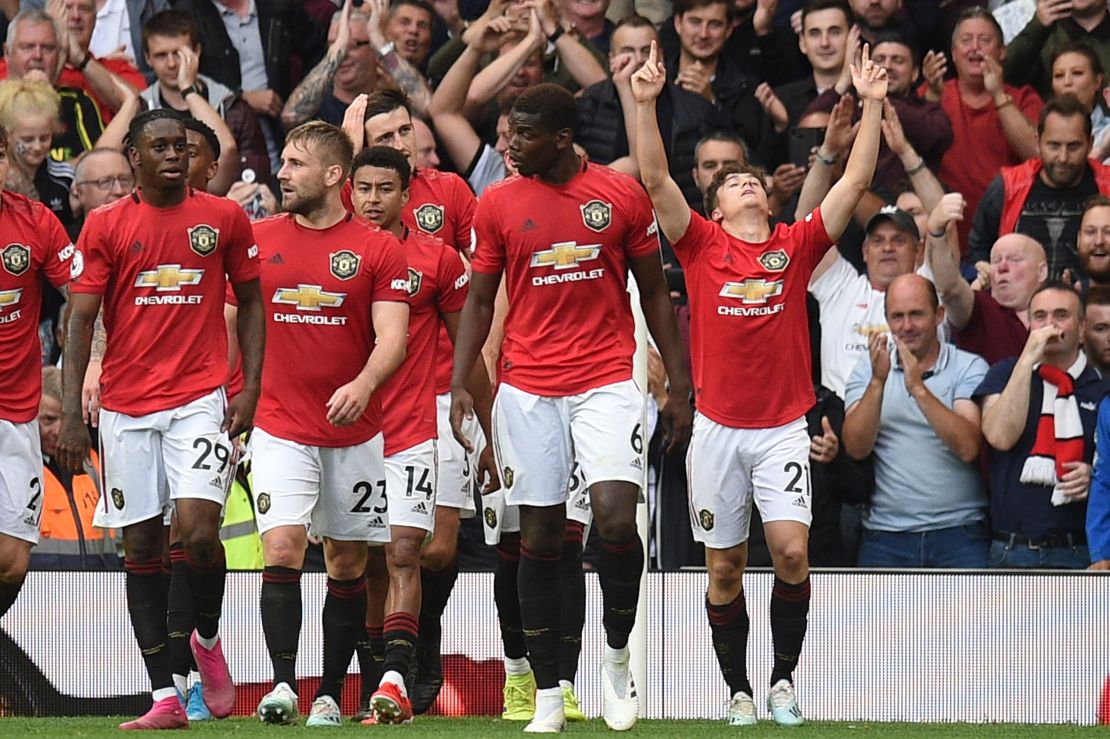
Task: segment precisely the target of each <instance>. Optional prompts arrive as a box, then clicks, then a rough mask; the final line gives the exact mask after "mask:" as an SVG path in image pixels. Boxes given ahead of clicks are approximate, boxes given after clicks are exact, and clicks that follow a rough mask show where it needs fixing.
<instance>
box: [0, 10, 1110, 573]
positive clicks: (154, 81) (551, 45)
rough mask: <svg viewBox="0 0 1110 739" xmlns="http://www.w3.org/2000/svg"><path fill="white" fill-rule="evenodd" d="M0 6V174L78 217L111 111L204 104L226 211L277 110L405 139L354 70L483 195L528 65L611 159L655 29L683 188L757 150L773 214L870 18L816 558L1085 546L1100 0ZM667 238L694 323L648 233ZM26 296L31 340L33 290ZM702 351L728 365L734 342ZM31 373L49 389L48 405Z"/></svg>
mask: <svg viewBox="0 0 1110 739" xmlns="http://www.w3.org/2000/svg"><path fill="white" fill-rule="evenodd" d="M0 11H2V15H0V22H3V23H4V24H5V26H6V36H5V41H4V45H3V52H4V53H3V58H2V59H0V80H2V81H0V125H3V126H4V127H5V128H6V130H7V131H8V136H9V142H10V146H9V151H8V156H9V158H10V159H11V166H10V168H9V170H8V172H9V174H8V180H7V181H6V182H5V183H4V184H3V186H4V188H5V189H9V190H12V191H15V192H19V193H22V194H25V195H29V196H31V197H33V198H36V199H38V200H40V201H42V202H43V203H44V204H46V206H47V207H48V208H49V209H50V210H52V211H53V212H54V213H55V214H56V215H57V216H58V218H59V219H60V220H61V222H62V223H63V225H64V226H65V227H66V228H67V230H68V231H69V232H70V234H71V235H72V236H74V238H76V237H77V235H78V234H79V233H80V229H81V224H82V221H83V217H84V215H85V214H86V213H88V212H89V211H90V210H91V209H92V208H95V207H99V206H101V205H104V204H105V203H108V202H110V201H112V200H115V199H117V198H119V197H122V196H124V195H126V194H128V193H129V192H130V191H131V189H132V188H133V186H134V178H133V176H132V173H131V170H130V167H129V164H128V159H127V156H126V149H125V134H126V129H127V124H128V122H129V121H130V120H131V118H132V117H133V116H134V115H136V114H137V113H138V112H140V111H142V110H145V109H150V108H157V107H168V108H173V109H175V110H178V111H180V112H181V113H183V114H185V115H187V116H189V117H192V118H195V119H196V120H198V121H200V122H202V123H204V124H205V125H206V126H207V127H208V129H210V130H211V132H212V133H213V134H214V139H213V140H212V141H210V142H209V144H211V146H210V148H211V149H212V152H213V154H214V155H215V162H216V163H215V165H214V167H215V168H214V173H215V174H214V175H213V176H211V177H210V181H209V182H208V184H207V187H208V189H209V191H211V192H213V193H216V194H219V195H227V196H228V197H231V198H233V199H235V200H237V201H238V202H239V203H241V204H242V205H243V207H244V208H245V209H246V210H247V211H248V213H249V214H250V215H251V217H252V218H260V217H264V216H266V215H268V214H270V213H272V212H276V211H277V210H279V209H280V197H279V193H280V189H279V188H278V187H277V180H276V176H277V173H278V171H279V169H280V166H281V162H280V157H279V153H280V151H281V145H282V140H283V136H284V134H285V133H286V132H287V131H289V130H291V129H292V128H293V127H295V126H297V125H299V124H301V123H303V122H305V121H308V120H312V119H321V120H324V121H327V122H330V123H332V124H335V125H339V126H343V127H344V129H345V130H347V131H348V132H350V133H351V134H352V137H353V138H354V139H355V141H356V147H361V146H362V143H363V141H364V140H366V141H367V142H369V144H386V145H391V146H396V147H397V148H402V149H404V148H406V147H408V146H410V144H409V143H408V140H409V139H408V138H407V137H408V135H409V134H408V132H406V131H405V130H397V131H395V130H393V129H391V128H388V127H383V126H377V125H376V124H375V125H370V124H369V123H367V125H366V126H365V127H364V125H363V124H364V122H365V121H368V120H369V119H371V118H373V117H374V116H375V115H376V113H374V112H373V111H368V110H366V96H367V95H369V94H371V93H374V92H375V91H379V90H383V89H387V88H392V89H397V90H399V91H401V92H402V93H403V94H404V95H405V96H406V97H407V99H408V101H409V103H410V105H411V107H412V111H413V119H412V127H413V131H412V136H413V140H414V141H415V142H416V143H415V144H414V148H415V151H411V152H408V153H409V154H411V155H412V156H413V157H414V159H415V162H416V164H417V167H418V169H424V170H432V169H441V170H445V171H452V172H456V173H458V174H459V175H460V176H461V177H462V178H463V179H464V180H465V181H466V182H467V184H468V185H469V186H470V188H471V189H472V190H473V191H474V193H475V194H476V195H478V196H480V195H481V193H482V191H483V190H484V189H485V187H486V186H487V185H489V184H491V183H493V182H496V181H498V180H500V179H503V178H504V177H506V176H509V175H510V174H512V162H511V160H510V159H509V158H508V157H507V149H508V145H509V128H508V110H509V107H510V106H511V104H512V102H513V100H514V99H515V98H516V97H517V96H518V95H519V94H520V93H521V92H522V91H524V90H526V89H527V88H529V87H530V86H532V85H535V84H537V83H539V82H544V81H547V82H555V83H558V84H561V85H563V86H565V87H566V88H567V89H568V90H570V91H571V92H573V93H575V94H576V95H577V98H578V101H579V119H580V120H579V126H578V130H577V137H576V145H577V146H578V147H579V150H580V153H581V154H582V155H583V156H584V157H586V158H588V159H589V160H590V161H591V162H593V163H595V164H597V165H605V166H610V167H613V168H614V169H617V170H619V171H622V172H625V173H627V174H630V175H632V176H637V175H638V171H639V165H638V162H637V161H636V155H635V151H636V147H635V145H634V133H635V125H634V120H633V119H634V104H633V101H632V92H631V84H630V77H631V75H632V73H633V72H634V71H635V70H636V69H637V68H639V66H640V65H642V64H643V63H644V61H645V60H646V59H647V57H648V54H649V52H650V50H651V48H652V46H653V45H656V46H657V47H658V48H659V49H660V55H661V58H662V59H663V60H664V64H665V66H666V70H667V74H668V83H667V85H666V87H665V89H664V91H663V93H662V95H661V96H660V98H659V102H658V106H657V116H658V119H659V126H660V130H661V132H662V137H663V141H664V146H665V149H666V153H667V159H668V163H669V167H670V171H671V174H672V176H673V178H674V179H675V181H676V182H677V183H678V184H679V186H680V187H681V189H682V191H683V193H684V195H685V196H686V199H687V200H688V202H689V203H690V204H691V207H693V208H695V209H701V208H702V207H703V205H702V199H703V193H704V192H705V190H706V189H707V187H708V186H709V184H710V183H711V181H712V178H713V175H714V173H715V172H716V171H717V170H718V169H720V168H721V167H722V166H724V165H725V164H729V163H752V164H757V165H759V166H761V167H762V168H763V169H764V170H765V171H766V172H767V175H766V176H767V186H768V191H769V193H770V207H771V210H772V215H773V218H774V219H775V220H776V221H777V222H786V223H789V222H792V221H793V220H794V219H795V218H800V217H804V216H805V215H806V214H807V213H809V212H810V211H811V210H812V209H813V208H814V207H815V206H816V205H817V204H818V203H819V202H820V201H821V198H822V197H823V196H824V194H825V193H826V192H827V191H828V189H829V188H830V187H831V185H832V183H833V182H835V181H836V179H837V177H839V176H840V174H841V173H842V171H843V165H844V162H845V160H846V159H847V154H848V152H849V151H850V149H851V146H852V142H853V138H854V132H855V129H854V121H855V120H856V119H857V118H858V115H859V106H858V105H857V104H856V100H855V98H854V97H853V90H852V76H851V74H850V73H849V64H850V63H852V61H853V60H855V59H858V58H859V55H860V52H861V48H862V46H863V45H864V44H868V45H869V46H870V49H871V52H870V53H871V58H872V59H873V60H874V61H875V62H876V63H878V64H880V65H882V66H883V67H885V68H886V70H887V75H888V79H889V96H888V100H887V102H886V103H885V104H884V112H883V126H882V129H883V142H882V144H881V149H880V153H879V160H878V165H877V168H876V173H875V177H874V179H873V182H872V186H871V189H870V191H869V192H868V193H867V194H866V196H865V197H864V198H863V200H862V202H861V203H860V205H859V207H858V208H857V210H856V212H855V215H854V219H853V223H852V224H851V225H850V226H849V229H848V230H847V231H846V232H845V234H844V236H843V237H842V239H841V240H840V242H839V243H838V244H837V246H836V247H835V248H833V249H832V250H831V251H830V252H829V253H828V255H827V256H826V257H825V259H824V260H823V261H822V263H821V264H820V265H819V267H818V268H817V270H816V272H815V273H814V275H813V279H812V281H811V283H810V292H811V300H810V306H811V320H810V326H811V334H812V336H811V342H810V343H811V346H812V347H813V351H812V366H813V370H814V372H813V378H814V388H815V391H816V395H817V398H818V405H817V406H816V407H815V408H814V411H812V412H811V413H810V418H809V421H810V431H811V434H812V435H813V439H814V442H813V451H812V455H811V456H812V466H813V469H812V472H811V474H812V478H813V487H814V500H813V511H814V525H813V528H812V531H811V542H810V546H811V561H812V562H813V564H814V565H818V566H820V565H855V564H857V563H858V564H860V565H864V566H876V567H887V566H890V567H986V566H1005V567H1069V568H1087V567H1090V568H1093V569H1110V454H1105V453H1104V454H1103V455H1102V456H1101V457H1096V455H1095V447H1096V439H1097V440H1098V441H1099V442H1100V443H1110V405H1106V404H1102V406H1101V407H1102V409H1103V411H1105V412H1102V411H1100V404H1101V403H1102V399H1103V396H1104V395H1105V394H1106V392H1107V391H1108V390H1110V377H1106V376H1105V373H1106V371H1107V369H1108V367H1110V168H1108V166H1107V165H1106V164H1104V161H1108V162H1110V84H1108V83H1110V78H1108V76H1107V75H1108V73H1110V12H1108V10H1107V3H1106V2H1104V1H1103V0H1070V1H1069V2H1060V1H1059V0H1011V2H1000V1H999V0H991V1H990V2H972V1H971V0H952V2H945V3H936V2H931V1H929V0H807V1H805V2H803V0H675V2H674V3H673V5H672V4H671V2H670V0H489V2H488V3H486V2H485V0H479V2H469V1H466V0H434V1H433V2H429V1H428V0H393V2H392V3H390V2H389V1H388V0H355V1H354V2H352V0H346V2H341V0H46V1H45V2H44V1H43V0H21V1H17V0H0ZM1000 19H1001V22H1000ZM382 120H385V119H382ZM379 132H380V135H378V133H379ZM617 207H619V205H617ZM445 218H446V220H447V221H448V222H451V223H455V220H456V214H452V213H447V214H446V216H445V215H444V214H443V213H442V212H441V213H440V215H439V221H438V223H439V226H440V227H442V225H443V223H444V219H445ZM430 225H432V226H435V223H434V222H432V223H431V224H430ZM460 228H462V229H464V230H465V228H466V224H465V223H462V224H461V225H460ZM430 230H431V229H430ZM663 260H664V263H665V266H666V267H667V276H668V281H669V283H670V285H671V288H672V290H673V293H672V296H673V298H674V302H675V307H676V311H677V312H678V316H679V318H680V325H681V326H683V328H684V330H688V325H689V309H688V306H686V304H685V293H684V287H683V281H682V270H681V267H680V266H679V264H678V262H677V260H676V259H675V258H674V255H673V254H672V253H671V251H670V250H669V248H668V246H667V245H666V244H664V250H663ZM47 293H48V294H47V296H46V298H45V301H46V302H45V303H44V310H43V319H44V320H43V336H44V339H45V341H44V364H46V365H50V364H52V363H54V362H56V360H57V356H58V348H57V341H56V338H55V337H56V334H55V329H56V324H57V322H58V320H59V318H58V316H59V312H58V308H59V296H58V295H57V294H56V293H52V292H51V291H49V290H48V291H47ZM764 299H765V296H762V295H756V294H755V293H753V294H752V296H751V301H752V302H759V301H761V300H764ZM109 340H110V339H109ZM720 350H721V351H722V352H727V353H731V354H734V355H735V357H736V361H738V362H741V361H744V358H743V357H744V350H743V347H721V348H720ZM799 361H801V360H799ZM651 367H652V370H653V372H652V376H651V383H652V386H653V388H654V389H655V390H656V391H657V392H655V393H654V394H653V397H655V398H657V399H658V400H659V402H664V401H665V398H666V393H663V392H658V389H659V387H661V386H662V385H663V384H664V383H665V381H666V378H665V377H663V376H662V374H661V367H660V364H659V363H658V362H654V363H652V364H651ZM48 375H49V373H48ZM47 380H48V381H47V382H46V386H47V389H48V390H49V389H50V388H51V387H54V385H53V384H52V383H53V380H52V379H50V376H48V377H47ZM767 381H768V382H774V378H771V377H769V378H767ZM56 396H57V393H54V394H51V393H49V392H48V393H44V397H43V414H44V418H46V417H49V415H50V413H51V412H52V411H51V409H52V408H53V407H54V404H56V403H57V397H56ZM42 428H43V435H44V439H43V450H44V454H45V455H46V456H47V457H49V455H50V452H49V450H50V449H51V448H52V447H51V444H50V443H49V440H48V436H49V434H50V433H51V432H50V430H49V429H50V424H49V423H47V422H46V421H44V422H43V423H42ZM658 446H659V445H658V444H656V445H654V446H653V449H655V452H654V453H653V455H652V462H653V465H652V473H651V477H650V479H651V492H652V495H651V510H652V515H653V517H654V520H653V526H652V532H653V546H652V549H651V551H652V554H653V557H654V564H655V565H656V566H659V567H665V568H672V567H677V566H682V565H687V564H700V563H701V558H700V555H699V553H698V552H697V551H695V549H694V546H693V543H692V540H691V539H690V535H689V523H688V521H687V519H686V516H687V513H686V510H687V505H686V481H685V474H684V471H683V464H682V462H683V455H684V450H683V451H682V452H681V453H679V454H672V455H669V456H668V455H665V454H664V453H663V452H661V451H659V450H658ZM45 464H46V465H47V468H48V469H49V468H50V460H49V458H48V459H47V460H45ZM93 477H94V478H95V475H94V476H93ZM51 479H52V480H54V482H55V483H56V484H54V485H52V487H51V489H54V490H63V491H64V490H66V489H67V488H68V490H69V495H70V501H71V503H72V505H69V506H66V507H64V508H63V507H58V508H57V510H56V513H57V516H58V517H61V518H65V513H66V509H67V508H68V509H69V510H70V511H71V512H72V517H73V518H74V520H75V522H76V523H75V524H74V525H72V526H70V528H69V529H66V531H71V529H72V530H76V531H80V530H81V529H82V526H83V524H82V523H81V515H82V514H81V512H82V510H83V508H82V505H83V504H82V502H81V501H82V500H83V498H82V496H85V497H88V496H90V495H93V494H94V493H95V492H96V491H95V490H93V489H92V488H91V487H90V486H91V482H89V481H88V480H69V479H62V478H60V477H57V476H55V477H53V478H51ZM75 489H77V490H78V491H79V492H78V494H77V496H76V497H74V490H75ZM59 530H60V529H59ZM752 530H753V540H752V542H751V563H752V564H759V563H760V562H761V561H763V558H765V555H766V552H765V546H764V545H763V544H762V543H761V541H760V539H761V536H760V535H759V533H758V532H759V526H757V525H753V527H752ZM71 533H72V532H71ZM473 533H474V532H471V534H473ZM66 535H67V536H68V535H69V534H66ZM466 536H467V537H469V536H470V534H467V535H466ZM51 537H52V535H51V533H50V531H49V530H47V529H44V539H45V540H47V541H49V540H50V539H51ZM473 540H474V541H475V542H476V547H477V546H480V544H478V543H477V542H480V534H476V535H474V537H473ZM98 541H99V540H98ZM97 546H100V544H99V543H98V544H97ZM40 548H41V546H40ZM61 549H64V547H61ZM61 549H59V550H58V551H61ZM55 553H57V552H55ZM62 553H63V554H64V552H62ZM62 559H64V557H63V558H62ZM47 560H49V558H47ZM59 561H60V560H59Z"/></svg>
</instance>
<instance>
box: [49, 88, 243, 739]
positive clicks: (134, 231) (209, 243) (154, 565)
mask: <svg viewBox="0 0 1110 739" xmlns="http://www.w3.org/2000/svg"><path fill="white" fill-rule="evenodd" d="M129 138H130V145H129V156H130V159H131V164H132V167H133V168H135V169H136V170H137V172H138V174H139V182H140V185H141V189H140V190H139V191H137V192H135V193H133V194H132V195H131V196H129V197H126V198H122V199H120V200H117V201H116V202H114V203H112V204H110V205H107V206H105V207H102V208H98V209H96V210H95V211H93V212H92V213H90V214H89V216H88V218H87V220H86V221H85V227H84V229H83V230H82V233H81V238H80V240H79V242H78V246H77V251H76V252H75V253H74V256H73V260H74V264H73V281H72V283H71V293H72V297H71V301H70V302H71V305H72V313H71V318H70V325H69V331H68V339H67V341H66V348H65V362H64V383H65V393H64V396H65V397H64V408H63V421H62V432H61V439H60V442H59V459H60V461H61V462H62V464H63V465H64V466H66V467H67V468H69V469H72V470H79V469H81V465H82V463H83V462H84V460H85V459H86V458H87V456H88V450H89V436H88V432H87V431H86V430H85V427H84V424H83V422H82V417H81V410H82V409H81V407H80V398H81V381H82V378H83V377H84V376H85V369H86V366H87V364H88V359H89V347H90V342H91V339H92V327H93V321H94V319H95V318H96V314H97V311H98V310H99V309H100V305H101V302H102V301H103V303H104V326H105V329H106V330H107V338H108V346H107V350H106V352H105V356H104V368H103V374H102V376H101V386H102V389H101V404H102V407H103V408H102V410H101V412H100V429H101V441H102V445H103V454H102V456H101V458H102V459H104V460H105V464H104V472H103V476H104V481H103V482H104V485H103V489H104V490H105V493H106V494H105V495H104V498H103V501H102V503H101V504H100V506H99V509H98V512H97V518H96V523H97V525H100V526H106V527H112V528H122V529H123V541H124V556H125V560H124V562H125V566H126V569H127V601H128V610H129V611H130V614H131V623H132V626H133V627H134V630H135V636H136V639H137V641H138V642H139V647H140V649H141V650H142V653H143V660H144V662H145V663H146V667H147V673H148V675H149V677H150V682H151V688H152V689H153V698H154V706H153V708H152V709H151V710H150V711H149V712H148V713H147V714H146V715H145V716H142V717H141V718H139V719H137V720H136V721H131V722H127V723H124V724H121V727H120V728H124V729H148V728H155V729H160V728H180V727H183V726H187V725H188V721H187V720H186V718H185V714H184V712H183V709H182V706H181V704H180V703H179V702H178V698H177V694H176V691H175V689H174V686H173V680H172V679H171V677H170V668H169V659H168V657H169V655H168V651H167V649H166V641H167V635H166V591H165V588H164V585H163V581H162V565H161V562H162V557H161V555H162V544H163V539H164V536H163V532H162V518H163V514H164V511H165V510H166V508H167V507H168V506H171V505H172V506H173V507H174V510H175V511H176V514H177V519H178V522H179V524H180V527H181V537H182V540H183V542H184V544H185V556H186V564H187V568H188V580H189V588H190V590H191V592H192V597H193V611H194V613H195V618H196V630H195V631H194V632H193V636H192V640H191V645H192V649H193V654H194V656H195V657H196V661H197V665H198V667H199V669H200V673H201V675H202V676H203V679H204V684H205V688H206V691H205V692H206V695H205V702H206V703H207V705H208V707H209V709H210V710H211V712H212V714H213V715H214V716H217V717H223V716H227V715H228V714H229V713H230V712H231V709H232V706H233V705H234V703H235V686H234V684H233V683H232V682H231V675H230V673H229V672H228V669H227V663H226V661H225V660H224V657H223V650H222V648H221V645H220V641H219V619H220V611H221V607H222V602H223V590H224V580H225V575H226V566H225V561H224V550H223V546H222V545H221V543H220V539H219V535H218V531H219V524H220V511H221V508H222V506H223V502H224V498H225V496H226V494H227V487H228V484H229V482H230V476H231V471H232V468H233V458H232V449H231V444H230V442H229V440H228V436H229V435H230V436H231V437H235V436H237V435H238V434H239V433H240V432H241V431H242V430H243V429H245V428H246V427H248V426H250V424H251V422H252V420H253V418H254V410H255V405H256V403H257V399H258V391H259V382H260V375H261V364H262V347H263V343H264V336H265V333H264V332H265V327H264V324H263V321H262V303H261V299H260V293H259V287H258V260H257V256H256V251H257V249H256V247H255V246H254V238H253V235H252V233H251V229H250V223H249V222H248V221H247V220H246V216H244V215H243V213H242V211H241V210H240V209H239V208H238V206H237V205H236V204H235V203H233V202H230V201H227V200H224V199H223V198H217V197H215V196H209V195H207V194H205V193H201V192H197V191H195V190H193V189H191V188H189V187H187V185H186V169H187V166H188V148H187V143H186V137H185V126H184V124H183V122H182V120H181V117H180V116H179V115H178V114H176V113H174V112H173V111H169V110H165V109H163V110H155V111H150V112H148V113H143V114H141V115H139V116H136V117H135V119H134V120H133V121H132V122H131V126H130V132H129ZM228 279H230V281H231V282H232V283H233V285H234V286H235V291H236V295H237V296H238V298H239V304H240V309H239V326H238V328H239V342H240V345H241V347H242V352H243V374H244V377H245V378H246V379H245V383H244V387H243V390H242V392H240V393H239V395H238V396H236V398H235V399H234V400H233V401H232V402H231V403H230V404H229V403H227V402H226V399H225V395H224V390H223V383H224V380H225V379H226V376H227V332H226V329H225V327H224V319H223V304H224V300H223V298H224V290H225V284H226V281H227V280H228Z"/></svg>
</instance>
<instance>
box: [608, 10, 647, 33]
mask: <svg viewBox="0 0 1110 739" xmlns="http://www.w3.org/2000/svg"><path fill="white" fill-rule="evenodd" d="M618 28H650V29H651V30H653V31H656V28H655V24H654V23H652V22H651V21H650V20H649V19H647V18H645V17H644V16H642V15H640V14H639V13H633V14H632V15H626V16H625V17H623V18H621V19H620V20H619V21H618V22H617V25H616V26H615V27H614V28H613V30H614V31H616V30H617V29H618ZM656 35H658V31H656Z"/></svg>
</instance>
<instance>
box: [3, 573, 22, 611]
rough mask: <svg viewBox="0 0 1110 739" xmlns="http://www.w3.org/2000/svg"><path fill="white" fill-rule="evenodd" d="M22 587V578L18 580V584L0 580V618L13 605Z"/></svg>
mask: <svg viewBox="0 0 1110 739" xmlns="http://www.w3.org/2000/svg"><path fill="white" fill-rule="evenodd" d="M22 587H23V579H22V578H20V580H19V582H5V581H3V580H0V617H2V616H3V615H4V614H5V613H7V612H8V609H9V608H11V607H12V604H13V603H15V599H16V597H18V596H19V591H20V589H21V588H22Z"/></svg>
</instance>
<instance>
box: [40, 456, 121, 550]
mask: <svg viewBox="0 0 1110 739" xmlns="http://www.w3.org/2000/svg"><path fill="white" fill-rule="evenodd" d="M42 481H43V502H42V519H41V521H40V536H39V543H38V545H37V546H36V547H35V548H34V549H33V550H32V557H33V558H34V561H33V563H32V566H33V567H36V566H37V567H56V568H59V569H62V568H65V569H68V568H80V569H86V568H87V569H104V568H105V567H118V566H119V562H118V555H117V551H116V539H115V532H114V531H112V530H111V529H99V528H96V527H95V526H93V523H92V521H93V514H94V513H96V504H97V502H98V501H99V500H100V460H99V459H98V458H97V456H96V452H92V454H91V463H89V462H87V463H86V465H85V472H84V473H82V474H80V475H74V476H73V477H72V478H71V482H70V490H66V488H65V486H63V485H62V483H61V481H60V480H59V479H58V477H57V476H56V475H55V474H54V472H53V471H52V470H51V469H50V468H49V467H48V466H46V465H43V469H42Z"/></svg>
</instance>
